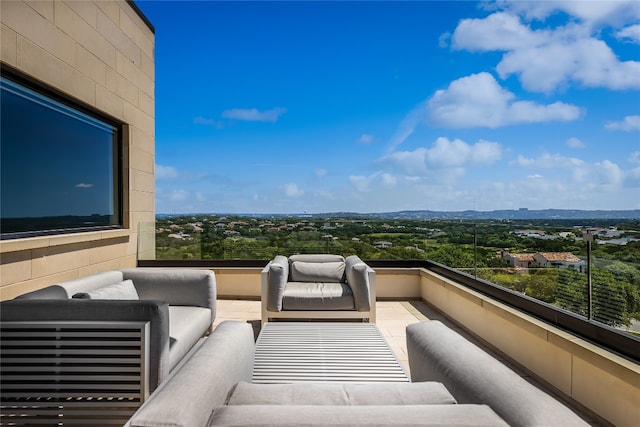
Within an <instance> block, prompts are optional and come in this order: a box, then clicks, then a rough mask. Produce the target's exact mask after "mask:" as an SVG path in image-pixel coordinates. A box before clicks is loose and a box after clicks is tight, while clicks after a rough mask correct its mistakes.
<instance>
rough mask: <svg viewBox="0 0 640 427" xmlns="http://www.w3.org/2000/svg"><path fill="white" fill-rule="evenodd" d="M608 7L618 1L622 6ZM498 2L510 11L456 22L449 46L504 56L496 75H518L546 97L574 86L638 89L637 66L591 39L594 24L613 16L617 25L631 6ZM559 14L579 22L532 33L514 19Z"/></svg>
mask: <svg viewBox="0 0 640 427" xmlns="http://www.w3.org/2000/svg"><path fill="white" fill-rule="evenodd" d="M607 3H618V4H619V5H622V7H618V6H617V5H608V4H607ZM623 3H626V4H623ZM500 4H501V5H502V6H504V7H506V8H507V9H508V11H500V12H496V13H493V14H491V15H489V16H487V17H486V18H483V19H464V20H462V21H460V23H459V24H458V27H457V28H456V30H455V32H454V35H453V45H452V47H453V48H454V49H458V50H462V49H465V50H469V51H480V52H489V51H503V52H505V54H504V56H503V57H502V60H501V61H500V63H499V64H498V65H497V68H496V70H497V72H498V74H499V75H500V77H501V78H503V79H504V78H506V77H508V76H510V75H517V76H518V77H519V78H520V81H521V83H522V85H523V87H524V88H525V89H527V90H530V91H536V92H547V93H548V92H552V91H554V90H556V89H557V88H558V87H564V86H565V85H567V84H569V83H572V82H575V83H578V84H579V85H582V86H585V87H604V88H609V89H614V90H622V89H636V88H640V78H638V75H640V62H638V61H620V59H619V58H618V57H617V56H616V54H615V53H614V52H613V51H612V50H611V48H610V47H609V46H608V45H607V44H606V43H605V42H604V41H602V40H599V39H597V38H595V37H596V35H598V34H599V32H598V31H597V27H595V28H594V26H593V24H594V23H596V22H607V21H612V22H613V21H614V20H615V19H613V17H616V19H617V20H618V21H619V20H620V19H622V18H625V19H627V18H628V16H627V15H624V14H623V13H622V11H626V10H627V9H629V6H630V5H631V3H629V2H622V1H620V2H578V1H575V2H553V1H544V2H540V1H539V2H518V4H515V3H511V2H503V3H500ZM558 10H563V11H565V12H567V13H569V14H571V15H572V16H575V17H578V22H576V21H575V20H569V23H567V24H566V25H564V26H558V27H554V28H552V27H550V26H548V27H547V28H540V29H535V30H534V29H532V28H531V27H530V26H529V24H525V23H523V21H522V20H521V18H520V16H518V15H517V14H520V15H524V16H525V17H529V18H531V17H537V18H545V17H546V16H548V15H549V14H551V13H552V12H554V11H558ZM638 11H640V8H637V7H636V11H635V14H636V15H640V12H638ZM627 20H628V19H627ZM621 22H623V23H624V22H627V21H625V20H624V19H623V21H621ZM631 22H633V21H631ZM538 27H540V25H538ZM627 28H629V29H628V30H626V29H625V30H622V31H621V33H622V35H625V36H627V35H629V34H631V35H634V34H635V32H634V31H635V29H634V28H633V27H627Z"/></svg>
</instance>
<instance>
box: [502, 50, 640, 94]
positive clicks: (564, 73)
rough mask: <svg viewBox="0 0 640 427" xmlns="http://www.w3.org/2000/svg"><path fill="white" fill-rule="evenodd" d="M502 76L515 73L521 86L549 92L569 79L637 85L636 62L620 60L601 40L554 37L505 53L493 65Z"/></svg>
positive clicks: (590, 84) (589, 84) (639, 70)
mask: <svg viewBox="0 0 640 427" xmlns="http://www.w3.org/2000/svg"><path fill="white" fill-rule="evenodd" d="M496 70H497V71H498V74H499V75H500V77H502V78H506V77H508V76H510V75H512V74H515V75H518V77H519V78H520V81H521V82H522V85H523V87H524V88H525V89H527V90H531V91H536V92H551V91H553V90H555V89H556V88H558V87H560V86H564V85H566V84H568V83H570V82H576V83H578V84H580V85H582V86H585V87H604V88H608V89H613V90H622V89H638V88H640V78H638V76H639V75H640V62H638V61H624V62H621V61H620V60H619V59H618V58H617V56H616V54H615V53H614V52H613V51H612V50H611V48H610V47H609V46H607V44H606V43H605V42H603V41H602V40H597V39H594V38H582V39H578V40H558V41H555V42H554V43H549V44H546V45H542V46H534V47H527V48H523V49H516V50H511V51H509V52H507V53H506V54H505V55H504V56H503V58H502V61H500V63H499V64H498V66H497V67H496Z"/></svg>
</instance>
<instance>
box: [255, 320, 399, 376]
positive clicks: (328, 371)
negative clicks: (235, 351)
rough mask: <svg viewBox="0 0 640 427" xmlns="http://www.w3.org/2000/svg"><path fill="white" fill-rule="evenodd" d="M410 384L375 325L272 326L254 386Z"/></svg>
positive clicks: (260, 344) (260, 349)
mask: <svg viewBox="0 0 640 427" xmlns="http://www.w3.org/2000/svg"><path fill="white" fill-rule="evenodd" d="M308 381H315V382H318V381H339V382H408V381H409V378H408V377H407V374H406V372H405V371H404V369H403V368H402V366H401V365H400V363H399V362H398V359H397V358H396V356H395V354H394V353H393V351H392V350H391V348H390V347H389V345H388V344H387V342H386V340H385V339H384V337H383V336H382V334H381V333H380V331H379V330H378V328H377V327H376V325H375V324H372V323H347V322H344V323H338V322H318V323H316V322H272V323H266V324H264V325H263V327H262V330H261V332H260V336H259V337H258V341H257V342H256V353H255V359H254V367H253V382H254V383H293V382H308Z"/></svg>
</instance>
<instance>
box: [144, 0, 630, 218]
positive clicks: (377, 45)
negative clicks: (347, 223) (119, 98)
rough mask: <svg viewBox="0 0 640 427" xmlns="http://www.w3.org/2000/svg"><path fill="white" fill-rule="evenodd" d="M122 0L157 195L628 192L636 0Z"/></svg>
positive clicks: (559, 201) (312, 199)
mask: <svg viewBox="0 0 640 427" xmlns="http://www.w3.org/2000/svg"><path fill="white" fill-rule="evenodd" d="M136 3H137V4H138V6H139V7H140V9H141V10H142V11H143V12H144V14H145V15H146V16H147V17H148V18H149V20H150V21H151V22H152V24H153V25H154V26H155V29H156V32H155V36H156V37H155V61H156V68H155V72H156V75H155V77H156V81H155V84H156V88H155V89H156V94H155V99H156V117H155V118H156V165H155V176H156V212H158V213H196V212H197V213H256V214H269V213H309V214H313V213H325V212H339V211H342V212H344V211H348V212H360V213H368V212H391V211H400V210H435V211H462V210H478V211H489V210H497V209H519V208H528V209H552V208H553V209H588V210H592V209H593V210H608V209H625V210H626V209H640V3H639V2H637V1H636V0H632V1H622V0H620V1H611V0H607V1H552V0H548V1H535V2H525V1H497V2H471V1H412V2H397V1H394V2H361V1H352V2H343V1H336V2H326V1H325V2H306V1H286V2H269V1H263V2H220V1H151V0H137V1H136Z"/></svg>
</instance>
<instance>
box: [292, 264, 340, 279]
mask: <svg viewBox="0 0 640 427" xmlns="http://www.w3.org/2000/svg"><path fill="white" fill-rule="evenodd" d="M343 280H344V261H342V262H341V261H337V262H304V261H293V262H291V274H290V276H289V281H292V282H342V281H343Z"/></svg>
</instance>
